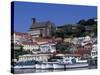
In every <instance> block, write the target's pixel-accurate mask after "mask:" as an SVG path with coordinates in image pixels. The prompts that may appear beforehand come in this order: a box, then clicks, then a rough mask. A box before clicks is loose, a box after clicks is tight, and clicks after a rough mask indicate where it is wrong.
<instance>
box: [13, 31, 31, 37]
mask: <svg viewBox="0 0 100 75" xmlns="http://www.w3.org/2000/svg"><path fill="white" fill-rule="evenodd" d="M14 33H15V34H16V35H18V36H21V37H25V38H32V36H31V35H30V34H28V33H21V32H14Z"/></svg>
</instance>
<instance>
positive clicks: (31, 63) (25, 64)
mask: <svg viewBox="0 0 100 75" xmlns="http://www.w3.org/2000/svg"><path fill="white" fill-rule="evenodd" d="M11 68H14V69H27V68H28V69H31V68H35V62H34V61H23V62H17V63H15V64H14V65H12V66H11Z"/></svg>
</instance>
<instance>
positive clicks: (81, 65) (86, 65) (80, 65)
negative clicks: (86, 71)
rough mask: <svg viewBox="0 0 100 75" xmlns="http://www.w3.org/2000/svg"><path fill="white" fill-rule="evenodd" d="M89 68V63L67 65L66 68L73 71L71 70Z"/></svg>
mask: <svg viewBox="0 0 100 75" xmlns="http://www.w3.org/2000/svg"><path fill="white" fill-rule="evenodd" d="M85 67H88V63H76V64H66V65H65V68H66V69H71V68H85Z"/></svg>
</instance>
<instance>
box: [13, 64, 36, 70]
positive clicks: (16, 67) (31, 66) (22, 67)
mask: <svg viewBox="0 0 100 75" xmlns="http://www.w3.org/2000/svg"><path fill="white" fill-rule="evenodd" d="M12 68H14V69H27V68H28V69H31V68H35V65H27V66H26V65H24V66H19V65H18V66H13V67H12Z"/></svg>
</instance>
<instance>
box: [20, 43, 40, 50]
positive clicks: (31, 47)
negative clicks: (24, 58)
mask: <svg viewBox="0 0 100 75" xmlns="http://www.w3.org/2000/svg"><path fill="white" fill-rule="evenodd" d="M22 46H23V49H24V50H30V51H34V50H38V49H39V45H38V44H36V43H33V42H23V43H22Z"/></svg>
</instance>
